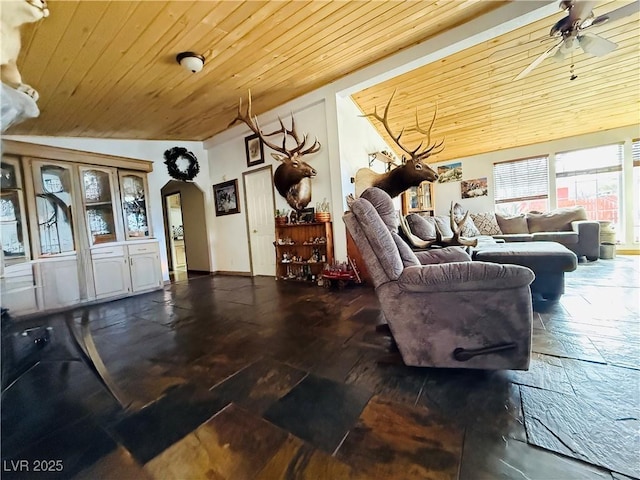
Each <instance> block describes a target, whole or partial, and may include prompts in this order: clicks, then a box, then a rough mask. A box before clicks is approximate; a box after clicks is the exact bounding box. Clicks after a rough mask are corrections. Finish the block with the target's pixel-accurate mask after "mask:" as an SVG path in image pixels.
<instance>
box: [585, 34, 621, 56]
mask: <svg viewBox="0 0 640 480" xmlns="http://www.w3.org/2000/svg"><path fill="white" fill-rule="evenodd" d="M578 42H579V43H580V47H581V48H582V50H584V51H585V53H588V54H589V55H593V56H594V57H603V56H605V55H607V54H609V53H611V52H613V51H614V50H615V49H616V47H617V46H618V44H617V43H614V42H612V41H610V40H607V39H606V38H602V37H599V36H598V35H594V34H592V33H585V34H584V35H580V36H578Z"/></svg>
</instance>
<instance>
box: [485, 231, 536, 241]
mask: <svg viewBox="0 0 640 480" xmlns="http://www.w3.org/2000/svg"><path fill="white" fill-rule="evenodd" d="M493 238H495V239H497V240H504V241H505V242H507V243H509V242H533V234H531V233H510V234H504V233H503V234H501V235H494V236H493Z"/></svg>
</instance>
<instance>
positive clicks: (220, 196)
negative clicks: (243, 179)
mask: <svg viewBox="0 0 640 480" xmlns="http://www.w3.org/2000/svg"><path fill="white" fill-rule="evenodd" d="M213 198H214V200H215V202H216V217H220V216H222V215H231V214H232V213H240V203H239V202H238V179H235V180H229V181H228V182H222V183H217V184H216V185H214V186H213Z"/></svg>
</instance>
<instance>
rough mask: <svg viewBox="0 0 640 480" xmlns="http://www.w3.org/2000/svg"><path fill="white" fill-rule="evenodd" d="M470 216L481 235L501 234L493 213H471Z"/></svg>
mask: <svg viewBox="0 0 640 480" xmlns="http://www.w3.org/2000/svg"><path fill="white" fill-rule="evenodd" d="M470 216H471V219H472V220H473V223H474V224H475V226H476V227H478V230H480V234H481V235H502V231H501V230H500V226H499V225H498V221H497V220H496V214H495V213H493V212H484V213H472V214H471V215H470Z"/></svg>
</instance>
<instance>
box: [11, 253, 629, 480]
mask: <svg viewBox="0 0 640 480" xmlns="http://www.w3.org/2000/svg"><path fill="white" fill-rule="evenodd" d="M639 278H640V257H631V256H618V257H617V258H616V259H615V260H600V261H598V262H594V263H588V264H586V263H581V264H580V265H579V267H578V269H577V271H575V272H572V273H570V274H567V278H566V281H567V288H566V293H565V295H564V296H563V297H562V298H561V300H560V302H559V303H557V304H551V305H545V304H538V305H536V313H535V325H534V326H535V330H534V342H533V345H534V346H533V350H534V352H535V353H534V356H533V361H532V365H531V369H530V370H529V371H528V372H514V371H498V372H485V371H464V370H444V369H426V368H424V369H420V368H408V367H404V366H401V365H389V364H386V365H382V364H378V363H377V361H376V360H377V359H379V358H380V357H382V356H384V355H385V354H386V353H387V347H388V346H389V341H388V339H387V338H385V337H384V336H382V335H381V334H379V333H376V332H375V328H374V327H375V325H376V324H377V323H379V322H380V315H379V310H378V306H377V301H376V299H375V296H374V294H373V292H372V290H370V289H368V288H364V287H353V288H347V289H344V290H340V291H328V290H325V289H322V288H318V287H311V286H308V285H300V284H292V283H283V282H275V281H274V280H273V279H270V278H255V279H250V278H243V277H230V276H217V277H193V278H189V279H188V280H185V281H183V282H179V283H175V284H173V285H171V286H167V287H166V288H165V289H164V290H161V291H158V292H154V293H150V294H147V295H143V296H138V297H135V298H129V299H125V300H120V301H114V302H110V303H105V304H101V305H97V306H93V307H90V308H88V309H85V310H81V309H79V310H77V311H74V312H73V315H75V316H76V318H78V319H79V318H81V316H82V314H83V313H84V314H85V315H88V316H89V318H90V321H91V323H90V325H91V329H92V331H93V338H94V340H95V343H96V346H97V348H98V351H99V352H100V354H101V356H102V359H103V361H104V363H105V365H106V367H107V368H108V369H109V371H110V373H111V375H112V377H113V380H114V382H115V383H116V385H117V386H118V388H119V389H120V390H121V391H122V395H123V397H124V398H125V401H126V403H127V405H128V407H127V408H121V407H120V406H119V405H118V403H117V402H115V401H114V400H113V398H112V397H111V396H109V395H108V393H107V392H106V391H105V389H104V388H103V387H102V385H101V384H100V383H99V382H98V381H97V380H96V378H95V376H93V375H92V373H91V372H90V371H89V369H88V368H87V367H86V366H85V364H83V363H82V362H78V361H74V358H73V349H72V348H71V346H70V343H69V340H68V338H67V337H66V334H67V332H66V330H65V328H64V323H63V319H64V318H63V315H57V316H50V317H47V318H45V319H35V320H33V321H29V322H28V323H29V324H37V323H43V322H44V321H46V323H47V324H48V325H50V326H51V327H52V330H51V331H50V334H51V339H50V341H49V343H48V344H47V345H46V346H45V347H44V348H43V349H42V350H41V351H40V352H39V359H40V361H39V363H37V364H36V365H35V366H33V368H31V369H30V370H29V371H28V372H27V373H26V374H25V375H23V376H22V377H21V378H20V379H19V381H17V382H16V383H15V384H14V385H13V386H11V388H9V389H7V390H6V391H5V392H4V394H3V396H2V444H1V447H2V477H3V478H6V479H9V478H25V479H26V478H29V479H31V478H40V477H42V478H74V479H96V478H104V479H117V480H120V479H125V478H132V479H143V478H150V479H152V478H155V479H170V478H175V479H199V478H208V479H233V480H236V479H285V478H286V479H294V478H300V479H324V478H327V479H351V478H354V479H355V478H358V479H374V478H375V479H396V478H397V479H403V480H404V479H413V478H415V479H424V478H429V479H455V478H460V479H470V480H475V479H499V478H504V479H520V478H522V479H544V480H550V479H562V480H564V479H607V480H613V479H616V480H621V479H626V478H629V477H631V478H638V477H640V460H639V452H640V438H639V426H640V323H639V316H640V285H639V283H640V281H639ZM26 324H27V323H25V325H26ZM43 460H46V461H48V462H43ZM37 468H39V469H40V470H45V471H46V472H45V473H42V472H36V471H35V470H36V469H37Z"/></svg>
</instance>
